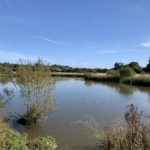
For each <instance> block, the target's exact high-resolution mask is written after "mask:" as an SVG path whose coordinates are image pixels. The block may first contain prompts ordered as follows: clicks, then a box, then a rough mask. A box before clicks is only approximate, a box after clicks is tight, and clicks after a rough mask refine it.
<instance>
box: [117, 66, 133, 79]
mask: <svg viewBox="0 0 150 150" xmlns="http://www.w3.org/2000/svg"><path fill="white" fill-rule="evenodd" d="M119 73H120V78H121V79H122V78H128V77H132V76H133V75H134V74H135V72H134V70H133V69H132V68H130V67H123V68H121V69H120V70H119Z"/></svg>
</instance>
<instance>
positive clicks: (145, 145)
mask: <svg viewBox="0 0 150 150" xmlns="http://www.w3.org/2000/svg"><path fill="white" fill-rule="evenodd" d="M142 117H143V116H142V113H141V112H140V113H139V112H138V109H137V107H135V106H134V105H133V104H132V105H129V106H128V110H127V111H126V113H125V116H124V118H125V123H126V124H125V125H124V124H122V123H121V122H120V121H116V122H115V124H114V125H113V126H112V127H110V128H107V129H105V131H104V134H103V135H102V136H101V138H100V139H99V143H100V145H101V147H102V149H104V150H149V149H150V135H149V130H150V124H149V123H147V122H146V120H145V122H144V121H142Z"/></svg>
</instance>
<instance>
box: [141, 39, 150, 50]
mask: <svg viewBox="0 0 150 150" xmlns="http://www.w3.org/2000/svg"><path fill="white" fill-rule="evenodd" d="M140 46H142V47H147V48H149V47H150V41H147V42H142V43H140Z"/></svg>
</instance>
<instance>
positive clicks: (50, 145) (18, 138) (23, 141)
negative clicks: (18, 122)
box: [0, 119, 57, 150]
mask: <svg viewBox="0 0 150 150" xmlns="http://www.w3.org/2000/svg"><path fill="white" fill-rule="evenodd" d="M56 147H57V145H56V142H55V139H54V138H53V137H51V136H46V137H42V138H37V139H35V140H33V141H28V138H27V135H22V134H20V133H18V132H17V131H14V130H12V129H10V128H9V127H8V126H7V125H6V123H4V121H3V120H2V119H0V150H55V149H56Z"/></svg>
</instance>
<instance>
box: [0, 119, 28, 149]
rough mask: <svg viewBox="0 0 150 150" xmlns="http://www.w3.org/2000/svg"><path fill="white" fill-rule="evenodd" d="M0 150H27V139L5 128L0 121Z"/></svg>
mask: <svg viewBox="0 0 150 150" xmlns="http://www.w3.org/2000/svg"><path fill="white" fill-rule="evenodd" d="M0 135H1V136H0V148H1V150H27V146H26V143H27V137H26V135H21V134H19V133H18V132H16V131H14V130H12V129H10V128H8V127H7V125H6V124H5V123H3V120H2V119H1V120H0Z"/></svg>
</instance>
